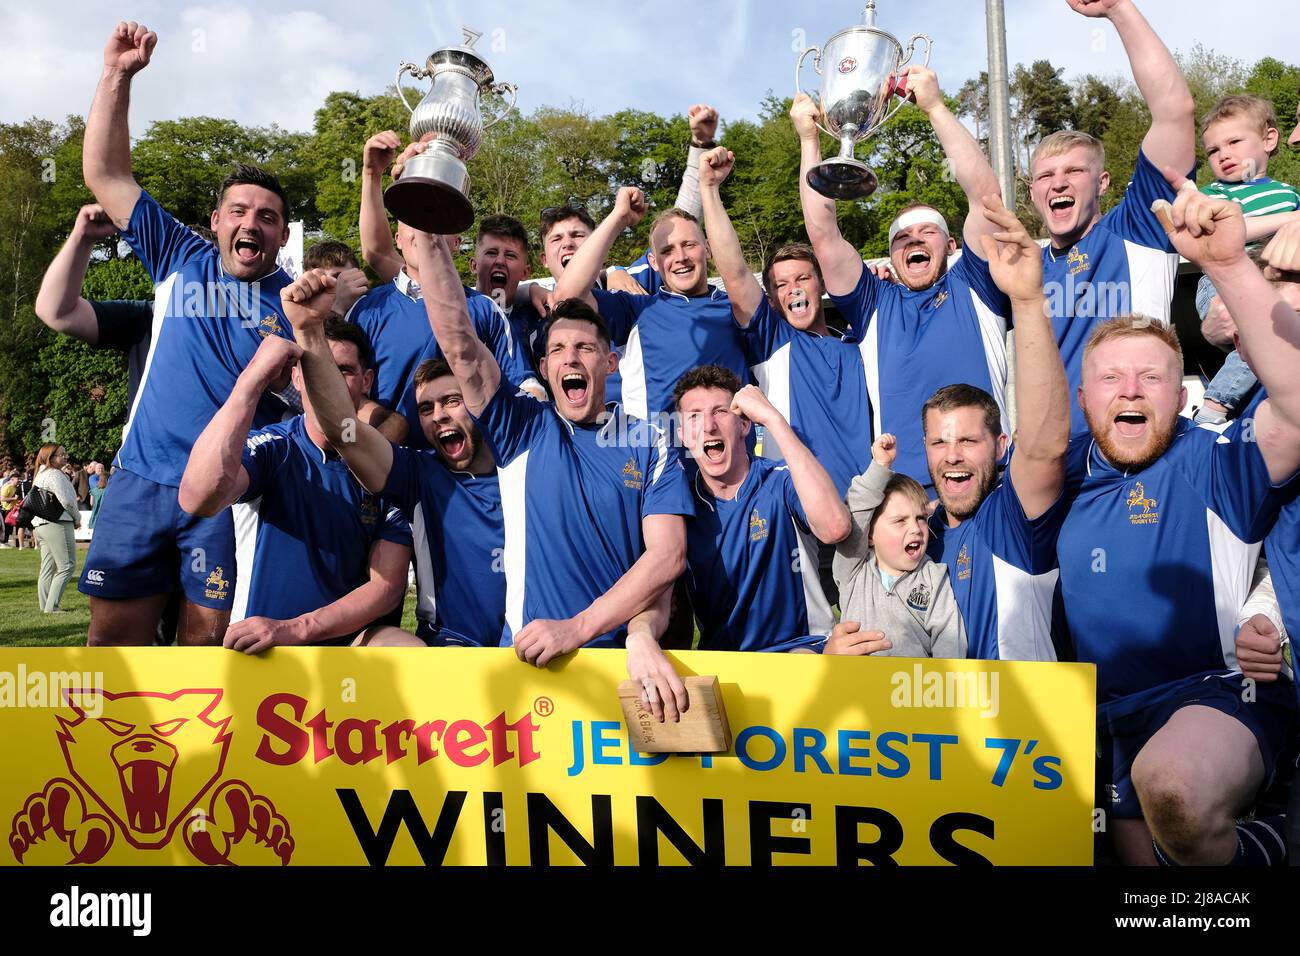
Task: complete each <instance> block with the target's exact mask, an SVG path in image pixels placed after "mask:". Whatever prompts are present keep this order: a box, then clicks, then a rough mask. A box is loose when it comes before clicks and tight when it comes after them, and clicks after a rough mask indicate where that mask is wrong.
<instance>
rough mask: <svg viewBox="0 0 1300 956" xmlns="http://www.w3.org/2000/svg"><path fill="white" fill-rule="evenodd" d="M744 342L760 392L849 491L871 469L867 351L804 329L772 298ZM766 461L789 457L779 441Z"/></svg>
mask: <svg viewBox="0 0 1300 956" xmlns="http://www.w3.org/2000/svg"><path fill="white" fill-rule="evenodd" d="M741 345H742V346H743V347H744V349H745V357H746V361H748V362H749V365H750V370H751V371H752V372H753V373H754V379H755V380H756V381H757V382H758V387H759V388H761V389H762V390H763V394H764V395H766V396H767V398H768V401H770V402H771V403H772V404H773V405H774V406H775V407H776V410H777V411H779V412H780V413H781V415H782V416H783V417H784V418H785V420H786V421H788V422H789V423H790V427H791V428H793V429H794V432H795V434H796V435H798V436H799V440H800V441H802V442H803V443H804V444H805V445H807V446H808V448H809V449H810V450H811V451H812V453H813V454H814V455H816V456H817V460H818V461H819V462H821V464H822V467H824V468H825V469H826V471H827V473H828V474H829V475H830V476H831V480H832V481H833V482H835V487H836V489H837V490H838V491H839V493H840V495H845V494H847V493H848V489H849V484H850V483H851V482H852V481H853V478H854V477H855V476H856V475H860V474H862V473H863V472H864V471H866V470H867V466H868V465H870V464H871V440H872V439H871V425H872V421H871V403H870V401H869V399H868V397H867V375H866V365H865V361H864V359H863V354H862V353H863V348H864V346H863V345H862V344H861V343H858V342H856V341H853V340H850V339H841V338H839V337H838V336H836V335H834V334H831V335H814V334H813V333H811V332H804V331H801V330H799V329H796V328H795V327H794V326H792V325H791V324H790V323H789V322H787V321H786V320H785V317H784V316H783V315H782V314H781V312H780V311H779V310H778V309H777V308H776V307H775V306H773V305H772V303H771V301H770V300H769V299H768V298H767V296H763V300H762V302H761V303H760V304H759V307H758V310H757V311H756V312H755V313H754V317H753V318H752V319H751V320H750V322H749V325H748V326H747V327H746V328H744V329H743V330H741ZM918 408H919V406H918ZM763 457H765V458H774V459H778V460H779V459H780V458H781V457H782V455H781V450H780V449H779V448H778V447H777V446H776V442H775V441H772V440H771V439H769V440H768V441H765V442H764V443H763Z"/></svg>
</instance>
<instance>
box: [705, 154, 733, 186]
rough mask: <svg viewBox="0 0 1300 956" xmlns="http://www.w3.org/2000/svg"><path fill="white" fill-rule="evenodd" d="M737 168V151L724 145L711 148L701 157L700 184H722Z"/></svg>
mask: <svg viewBox="0 0 1300 956" xmlns="http://www.w3.org/2000/svg"><path fill="white" fill-rule="evenodd" d="M735 168H736V154H735V153H733V152H732V151H731V150H729V149H726V148H725V147H722V146H719V147H717V148H716V149H711V150H709V151H708V152H707V153H705V154H704V155H703V156H701V157H700V185H701V186H721V185H722V183H723V181H724V180H726V178H727V177H728V176H730V175H731V171H732V170H733V169H735Z"/></svg>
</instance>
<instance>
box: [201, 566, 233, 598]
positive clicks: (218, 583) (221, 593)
mask: <svg viewBox="0 0 1300 956" xmlns="http://www.w3.org/2000/svg"><path fill="white" fill-rule="evenodd" d="M203 586H204V591H203V596H204V597H206V598H208V599H209V600H212V601H224V600H225V598H226V588H228V587H230V582H229V581H227V580H226V579H225V578H224V577H223V576H222V573H221V566H220V565H218V566H217V567H215V568H213V569H212V573H211V574H209V575H208V579H207V581H205V582H204V585H203Z"/></svg>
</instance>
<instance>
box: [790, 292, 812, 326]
mask: <svg viewBox="0 0 1300 956" xmlns="http://www.w3.org/2000/svg"><path fill="white" fill-rule="evenodd" d="M785 312H786V315H788V316H789V317H790V318H792V319H806V318H808V316H809V315H810V314H811V313H812V304H811V303H810V302H809V301H808V296H807V295H806V294H804V291H803V290H802V289H796V290H795V291H794V292H792V293H790V298H788V299H786V300H785Z"/></svg>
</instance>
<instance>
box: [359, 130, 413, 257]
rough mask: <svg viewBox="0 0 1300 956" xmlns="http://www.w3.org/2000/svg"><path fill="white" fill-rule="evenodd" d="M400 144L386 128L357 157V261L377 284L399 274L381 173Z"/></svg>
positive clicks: (399, 255) (370, 139) (390, 163)
mask: <svg viewBox="0 0 1300 956" xmlns="http://www.w3.org/2000/svg"><path fill="white" fill-rule="evenodd" d="M401 145H402V141H401V140H400V139H398V138H397V134H396V133H394V132H393V131H392V130H390V129H386V130H384V131H383V132H382V133H376V134H375V135H374V136H372V137H370V138H369V139H368V140H366V145H365V149H364V150H363V151H362V154H361V215H360V220H359V221H358V223H357V228H358V229H359V231H360V233H361V258H362V259H364V260H365V261H366V265H368V266H370V268H372V269H374V270H375V275H377V276H379V279H380V281H381V282H392V281H393V280H394V279H396V278H397V273H399V272H401V271H402V266H403V265H404V263H403V262H402V255H401V253H399V252H398V251H397V246H396V245H394V244H393V230H392V227H391V226H389V224H388V213H387V212H386V211H385V210H384V170H386V169H388V167H389V166H390V165H392V162H393V157H394V156H396V155H397V149H398V147H399V146H401Z"/></svg>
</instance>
